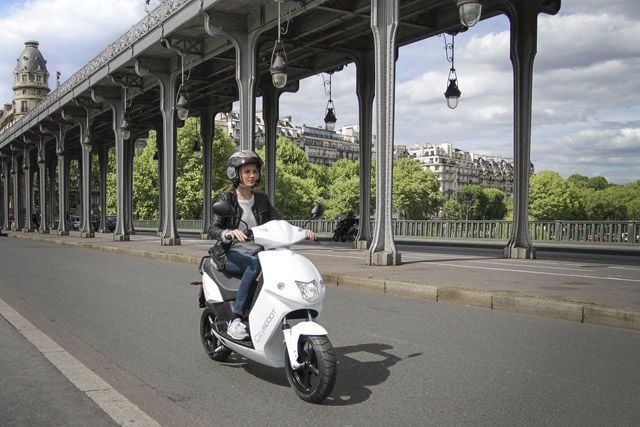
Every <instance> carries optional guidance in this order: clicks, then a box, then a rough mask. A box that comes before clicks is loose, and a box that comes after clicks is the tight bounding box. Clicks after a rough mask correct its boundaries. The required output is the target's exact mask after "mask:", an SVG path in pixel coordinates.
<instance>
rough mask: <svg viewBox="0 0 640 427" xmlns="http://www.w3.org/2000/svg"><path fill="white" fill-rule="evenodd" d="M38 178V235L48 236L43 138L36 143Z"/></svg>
mask: <svg viewBox="0 0 640 427" xmlns="http://www.w3.org/2000/svg"><path fill="white" fill-rule="evenodd" d="M38 177H39V178H40V182H39V188H40V213H39V216H40V229H39V230H38V231H40V233H42V234H49V224H48V223H47V216H48V215H47V212H48V209H47V147H46V144H45V140H44V136H43V135H41V136H40V140H39V141H38Z"/></svg>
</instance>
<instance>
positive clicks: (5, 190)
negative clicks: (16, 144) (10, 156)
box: [0, 153, 9, 230]
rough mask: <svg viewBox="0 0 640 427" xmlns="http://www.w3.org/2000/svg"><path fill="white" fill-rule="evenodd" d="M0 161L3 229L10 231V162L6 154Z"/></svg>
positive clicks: (1, 156)
mask: <svg viewBox="0 0 640 427" xmlns="http://www.w3.org/2000/svg"><path fill="white" fill-rule="evenodd" d="M0 160H1V161H2V164H1V165H0V167H1V175H0V177H1V178H2V227H1V228H0V230H1V229H2V228H4V229H5V230H8V229H9V161H8V160H7V157H6V156H5V155H4V154H1V153H0Z"/></svg>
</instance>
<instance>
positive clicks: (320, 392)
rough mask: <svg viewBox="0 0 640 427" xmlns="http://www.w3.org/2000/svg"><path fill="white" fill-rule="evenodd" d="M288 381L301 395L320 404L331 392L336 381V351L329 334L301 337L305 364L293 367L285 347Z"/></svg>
mask: <svg viewBox="0 0 640 427" xmlns="http://www.w3.org/2000/svg"><path fill="white" fill-rule="evenodd" d="M285 354H286V357H285V368H286V371H287V380H289V384H291V387H293V390H294V391H295V392H296V394H297V395H298V397H300V398H301V399H302V400H304V401H307V402H311V403H320V402H321V401H323V400H324V398H325V397H327V396H328V395H329V393H331V391H332V390H333V386H334V385H335V383H336V374H337V366H336V353H335V351H334V350H333V345H331V341H329V338H327V337H326V336H301V337H300V341H299V343H298V357H299V358H300V363H302V367H300V368H299V369H295V370H294V369H293V368H291V362H290V361H289V353H288V352H287V351H286V349H285Z"/></svg>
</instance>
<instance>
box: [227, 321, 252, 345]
mask: <svg viewBox="0 0 640 427" xmlns="http://www.w3.org/2000/svg"><path fill="white" fill-rule="evenodd" d="M227 335H229V336H230V337H231V338H233V339H234V340H238V341H242V340H244V339H247V338H249V334H248V333H247V326H246V325H245V324H244V323H243V322H242V319H239V318H235V319H233V320H231V321H230V322H229V324H228V325H227Z"/></svg>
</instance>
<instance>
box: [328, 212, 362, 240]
mask: <svg viewBox="0 0 640 427" xmlns="http://www.w3.org/2000/svg"><path fill="white" fill-rule="evenodd" d="M357 235H358V218H356V217H355V216H353V215H352V214H349V215H347V216H346V217H345V218H343V219H341V220H340V221H338V223H337V224H336V228H335V230H333V241H334V242H337V241H338V240H339V241H341V242H346V241H347V240H354V239H355V238H356V236H357Z"/></svg>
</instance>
